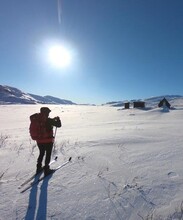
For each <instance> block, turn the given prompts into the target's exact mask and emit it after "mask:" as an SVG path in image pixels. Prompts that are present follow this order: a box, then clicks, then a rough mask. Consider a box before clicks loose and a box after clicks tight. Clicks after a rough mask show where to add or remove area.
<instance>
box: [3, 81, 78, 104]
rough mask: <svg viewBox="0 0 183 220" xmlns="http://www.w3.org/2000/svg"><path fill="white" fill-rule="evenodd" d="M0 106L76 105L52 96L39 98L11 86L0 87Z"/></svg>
mask: <svg viewBox="0 0 183 220" xmlns="http://www.w3.org/2000/svg"><path fill="white" fill-rule="evenodd" d="M0 104H1V105H3V104H64V105H76V103H74V102H72V101H69V100H65V99H60V98H56V97H53V96H39V95H34V94H29V93H25V92H23V91H21V90H19V89H17V88H14V87H11V86H3V85H0Z"/></svg>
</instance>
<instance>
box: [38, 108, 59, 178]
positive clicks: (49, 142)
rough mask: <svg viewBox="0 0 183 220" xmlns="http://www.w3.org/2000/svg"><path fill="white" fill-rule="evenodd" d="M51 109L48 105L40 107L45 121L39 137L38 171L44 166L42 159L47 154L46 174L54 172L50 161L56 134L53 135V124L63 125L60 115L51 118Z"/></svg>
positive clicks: (56, 125)
mask: <svg viewBox="0 0 183 220" xmlns="http://www.w3.org/2000/svg"><path fill="white" fill-rule="evenodd" d="M50 112H51V110H50V109H49V108H48V107H42V108H41V109H40V117H41V119H42V121H43V122H44V123H42V133H43V135H41V136H40V137H39V139H37V140H36V141H37V146H38V148H39V156H38V159H37V170H36V173H39V172H40V171H41V170H42V169H43V168H42V161H43V157H44V156H45V154H46V156H45V166H44V174H45V176H46V175H48V174H50V173H52V172H53V170H52V169H50V166H49V163H50V160H51V154H52V149H53V143H54V138H55V137H54V136H53V126H55V127H56V128H59V127H61V126H62V124H61V120H60V118H59V117H55V118H49V113H50Z"/></svg>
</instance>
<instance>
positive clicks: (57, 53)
mask: <svg viewBox="0 0 183 220" xmlns="http://www.w3.org/2000/svg"><path fill="white" fill-rule="evenodd" d="M48 59H49V61H50V63H51V64H52V65H53V66H55V67H58V68H59V67H61V68H62V67H67V66H69V65H70V64H71V52H70V51H69V50H68V49H67V48H66V47H64V46H62V45H53V46H51V47H50V48H49V51H48Z"/></svg>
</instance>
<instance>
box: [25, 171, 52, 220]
mask: <svg viewBox="0 0 183 220" xmlns="http://www.w3.org/2000/svg"><path fill="white" fill-rule="evenodd" d="M40 175H41V174H40ZM40 175H37V176H36V177H35V179H34V182H36V181H37V180H38V179H39V177H40ZM51 177H52V174H51V175H49V176H47V177H45V178H44V179H43V182H42V185H41V188H40V195H39V203H38V202H37V199H38V198H37V193H38V184H35V185H33V187H32V189H31V191H30V195H29V205H28V208H27V213H26V216H25V220H33V219H36V220H38V219H39V220H40V219H41V220H46V219H47V195H48V193H47V189H48V182H49V180H50V178H51ZM37 203H38V208H37V209H36V207H37ZM36 210H37V213H36Z"/></svg>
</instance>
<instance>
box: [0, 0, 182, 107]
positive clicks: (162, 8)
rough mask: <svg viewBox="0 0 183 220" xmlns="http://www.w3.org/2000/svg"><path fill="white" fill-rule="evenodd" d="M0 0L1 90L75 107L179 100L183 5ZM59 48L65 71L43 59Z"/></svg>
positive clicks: (138, 0)
mask: <svg viewBox="0 0 183 220" xmlns="http://www.w3.org/2000/svg"><path fill="white" fill-rule="evenodd" d="M57 1H58V0H29V1H28V0H27V1H26V0H16V1H15V0H11V1H8V0H1V1H0V77H1V78H0V79H1V84H2V85H10V86H14V87H17V88H19V89H21V90H23V91H25V92H28V93H33V94H37V95H52V96H56V97H59V98H63V99H69V100H71V101H74V102H77V103H95V104H101V103H105V102H108V101H119V100H130V99H138V98H148V97H151V96H158V95H166V94H170V95H183V0H59V5H60V6H59V7H58V4H57V3H58V2H57ZM55 43H60V44H62V46H64V47H66V48H67V49H68V51H69V52H70V54H71V55H72V59H71V62H70V65H68V66H66V67H60V68H58V67H57V66H54V65H53V64H51V62H50V60H49V59H48V51H49V48H50V47H51V45H53V44H55Z"/></svg>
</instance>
